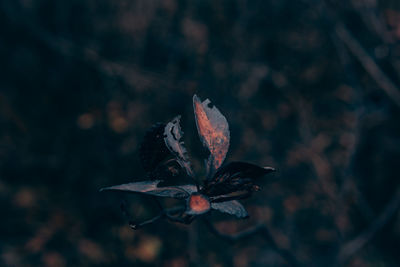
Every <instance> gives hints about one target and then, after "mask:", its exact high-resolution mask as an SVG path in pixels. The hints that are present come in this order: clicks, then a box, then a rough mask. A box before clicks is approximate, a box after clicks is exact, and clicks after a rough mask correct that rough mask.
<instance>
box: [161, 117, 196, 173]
mask: <svg viewBox="0 0 400 267" xmlns="http://www.w3.org/2000/svg"><path fill="white" fill-rule="evenodd" d="M180 118H181V116H177V117H175V118H174V119H173V120H172V121H171V122H169V123H168V124H167V126H165V129H164V141H165V144H166V146H167V147H168V149H169V150H170V151H171V153H173V154H174V155H175V157H176V159H177V161H178V162H179V164H180V165H181V166H182V167H183V168H185V170H186V172H187V174H188V175H189V176H191V177H193V171H192V167H191V165H190V161H189V157H188V153H187V150H186V148H185V146H184V142H183V141H182V137H183V131H182V130H181V126H180Z"/></svg>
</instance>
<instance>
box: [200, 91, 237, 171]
mask: <svg viewBox="0 0 400 267" xmlns="http://www.w3.org/2000/svg"><path fill="white" fill-rule="evenodd" d="M210 104H211V101H210V100H209V99H206V100H204V101H203V102H201V100H200V98H198V97H197V96H196V95H194V96H193V108H194V114H195V117H196V125H197V131H198V132H199V136H200V139H201V141H202V142H203V145H204V146H205V147H207V148H208V150H209V151H210V158H209V164H210V166H209V167H212V168H213V169H214V170H216V169H218V168H219V167H220V166H221V165H222V163H223V161H224V159H225V157H226V153H227V152H228V149H229V140H230V136H229V125H228V122H227V120H226V118H225V117H224V115H222V114H221V112H220V111H219V110H218V109H217V108H216V107H215V106H213V107H210Z"/></svg>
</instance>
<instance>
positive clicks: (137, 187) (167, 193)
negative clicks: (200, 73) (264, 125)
mask: <svg viewBox="0 0 400 267" xmlns="http://www.w3.org/2000/svg"><path fill="white" fill-rule="evenodd" d="M193 108H194V114H195V119H196V125H197V130H198V133H199V136H200V139H201V141H202V143H203V145H204V146H205V147H206V148H207V149H208V151H209V152H210V155H209V157H208V159H207V160H206V177H205V179H204V182H203V184H202V185H198V184H196V183H191V184H185V185H168V186H167V185H162V184H163V183H165V182H168V180H169V179H171V178H172V177H173V176H176V175H177V174H179V173H180V170H182V169H183V170H184V171H185V176H186V177H188V178H190V180H191V181H196V179H195V175H194V173H193V170H192V167H191V163H190V161H189V157H188V153H187V151H186V148H185V146H184V142H183V141H182V137H183V132H182V130H181V127H180V116H178V117H176V118H174V119H173V120H172V121H170V122H169V123H167V124H162V123H158V124H155V125H154V126H153V127H152V128H151V129H150V130H149V131H148V132H147V133H146V135H145V137H144V140H143V143H142V145H141V147H140V159H141V162H142V165H143V167H144V169H145V170H146V171H147V173H148V177H147V178H148V179H147V180H146V181H141V182H133V183H127V184H122V185H116V186H111V187H106V188H103V189H101V191H105V190H114V191H125V192H132V193H140V194H145V195H151V196H155V197H169V198H175V199H183V200H185V201H186V205H185V207H176V208H172V209H166V210H163V211H162V212H161V213H160V215H158V216H156V217H155V218H153V219H151V220H149V221H147V222H144V223H141V224H133V225H131V226H132V227H133V228H137V227H139V226H142V225H144V224H147V223H151V222H153V221H155V220H156V219H159V218H162V217H166V218H168V219H170V220H172V221H178V222H182V223H190V222H192V221H193V219H194V218H196V216H199V215H202V214H205V213H207V212H209V211H210V210H218V211H220V212H224V213H228V214H231V215H235V216H237V217H238V218H245V217H248V214H247V211H246V209H245V208H244V207H243V206H242V204H241V203H240V202H239V201H238V199H243V198H246V197H249V196H250V195H251V194H252V192H254V191H258V190H259V187H258V186H257V185H255V184H254V180H255V179H256V178H259V177H262V176H264V175H265V174H267V173H270V172H272V171H274V169H273V168H271V167H260V166H257V165H254V164H251V163H246V162H230V163H228V164H225V165H222V163H223V162H224V160H225V157H226V154H227V152H228V148H229V142H230V135H229V125H228V122H227V120H226V118H225V117H224V116H223V115H222V114H221V112H220V111H219V110H218V109H217V108H216V107H215V106H212V105H211V102H210V100H209V99H206V100H205V101H203V102H202V101H201V100H200V99H199V98H198V97H197V96H196V95H195V96H194V97H193Z"/></svg>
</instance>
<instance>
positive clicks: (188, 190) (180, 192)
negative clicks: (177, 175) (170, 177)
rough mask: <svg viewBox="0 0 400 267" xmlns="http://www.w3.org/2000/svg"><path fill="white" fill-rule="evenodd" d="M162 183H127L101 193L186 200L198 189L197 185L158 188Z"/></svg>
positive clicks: (108, 188) (106, 188) (111, 187)
mask: <svg viewBox="0 0 400 267" xmlns="http://www.w3.org/2000/svg"><path fill="white" fill-rule="evenodd" d="M160 182H161V181H160V180H155V181H142V182H134V183H127V184H121V185H115V186H110V187H105V188H102V189H100V192H102V191H123V192H130V193H138V194H145V195H152V196H157V197H171V198H177V199H185V198H187V197H189V196H190V194H192V193H193V192H196V191H197V187H196V186H195V185H180V186H166V187H158V186H157V185H158V184H159V183H160Z"/></svg>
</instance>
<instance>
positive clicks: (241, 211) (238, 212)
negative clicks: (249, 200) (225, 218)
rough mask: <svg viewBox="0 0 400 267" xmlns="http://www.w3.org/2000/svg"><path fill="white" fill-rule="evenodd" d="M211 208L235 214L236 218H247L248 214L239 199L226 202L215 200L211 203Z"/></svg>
mask: <svg viewBox="0 0 400 267" xmlns="http://www.w3.org/2000/svg"><path fill="white" fill-rule="evenodd" d="M211 208H212V209H215V210H218V211H220V212H224V213H228V214H231V215H235V216H236V217H238V218H247V217H249V214H248V213H247V211H246V209H245V208H244V207H243V205H242V204H240V202H239V201H236V200H231V201H226V202H215V203H211Z"/></svg>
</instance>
